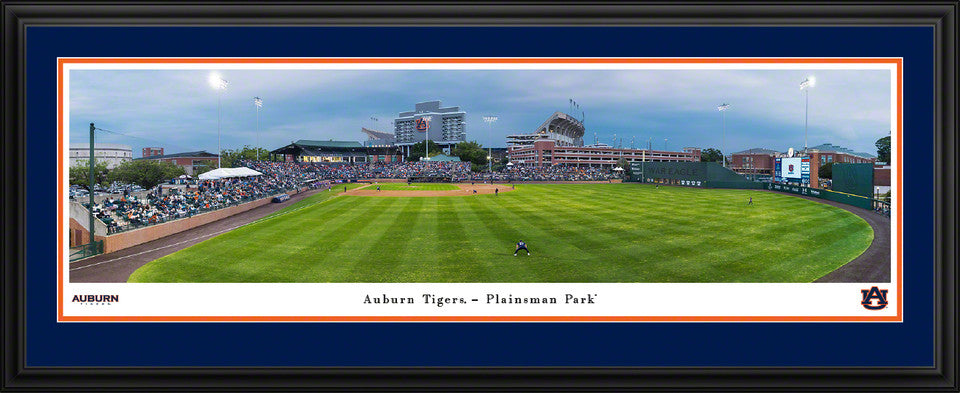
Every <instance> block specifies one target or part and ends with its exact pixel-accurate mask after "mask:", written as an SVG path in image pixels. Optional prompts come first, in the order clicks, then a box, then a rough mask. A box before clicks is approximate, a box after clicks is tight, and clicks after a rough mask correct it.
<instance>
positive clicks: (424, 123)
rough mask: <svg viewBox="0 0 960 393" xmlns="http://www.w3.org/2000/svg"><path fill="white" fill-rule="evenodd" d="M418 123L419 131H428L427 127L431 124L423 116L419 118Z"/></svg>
mask: <svg viewBox="0 0 960 393" xmlns="http://www.w3.org/2000/svg"><path fill="white" fill-rule="evenodd" d="M416 124H417V131H420V132H426V131H427V127H429V126H430V123H429V122H427V121H426V120H424V119H423V118H420V119H417V121H416Z"/></svg>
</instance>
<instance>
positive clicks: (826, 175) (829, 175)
mask: <svg viewBox="0 0 960 393" xmlns="http://www.w3.org/2000/svg"><path fill="white" fill-rule="evenodd" d="M817 176H820V178H821V179H833V163H832V162H828V163H827V164H826V165H821V166H820V169H819V170H818V171H817Z"/></svg>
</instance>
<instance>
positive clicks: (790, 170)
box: [788, 164, 793, 172]
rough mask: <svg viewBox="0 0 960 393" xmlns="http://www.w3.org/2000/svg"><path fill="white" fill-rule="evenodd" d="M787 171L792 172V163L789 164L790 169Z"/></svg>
mask: <svg viewBox="0 0 960 393" xmlns="http://www.w3.org/2000/svg"><path fill="white" fill-rule="evenodd" d="M788 172H793V164H790V169H789V170H788Z"/></svg>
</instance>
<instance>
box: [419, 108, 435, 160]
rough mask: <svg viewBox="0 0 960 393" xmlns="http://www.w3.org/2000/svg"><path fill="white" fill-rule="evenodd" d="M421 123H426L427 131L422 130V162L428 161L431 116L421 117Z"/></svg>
mask: <svg viewBox="0 0 960 393" xmlns="http://www.w3.org/2000/svg"><path fill="white" fill-rule="evenodd" d="M421 119H423V121H425V122H427V129H426V130H423V137H424V140H423V151H424V153H423V155H424V157H423V159H424V161H430V120H433V116H424V117H421Z"/></svg>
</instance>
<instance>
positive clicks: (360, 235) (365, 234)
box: [304, 197, 402, 282]
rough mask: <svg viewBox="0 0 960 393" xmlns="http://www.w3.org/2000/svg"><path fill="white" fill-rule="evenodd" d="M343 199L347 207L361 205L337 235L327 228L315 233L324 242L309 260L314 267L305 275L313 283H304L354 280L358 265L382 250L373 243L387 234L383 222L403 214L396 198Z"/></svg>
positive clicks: (320, 241) (318, 242) (318, 245)
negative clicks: (382, 234)
mask: <svg viewBox="0 0 960 393" xmlns="http://www.w3.org/2000/svg"><path fill="white" fill-rule="evenodd" d="M342 198H343V199H344V200H345V201H346V203H356V204H357V205H356V206H357V207H356V210H354V219H353V220H352V221H350V222H349V223H347V224H346V225H343V226H341V227H339V228H337V229H336V230H335V231H332V230H330V229H329V228H324V227H318V228H316V229H315V231H316V232H317V235H318V237H319V238H320V239H322V240H318V241H317V242H316V243H315V244H316V245H317V247H318V249H317V252H316V254H315V255H313V257H312V258H309V259H308V260H309V261H312V264H310V269H309V271H307V272H305V274H308V275H309V276H310V277H312V279H305V280H304V281H310V282H342V281H344V280H348V279H349V278H350V277H353V275H354V271H355V270H356V269H357V264H358V263H361V262H362V261H364V256H365V255H366V254H368V253H370V252H371V250H373V249H376V248H378V247H377V245H376V244H375V243H374V242H371V241H370V240H371V239H372V238H375V237H377V236H378V235H380V234H381V233H382V232H384V231H386V230H387V228H386V226H385V225H383V222H385V221H392V220H394V219H395V218H396V216H399V215H400V214H401V213H402V212H400V211H398V210H397V209H396V207H397V206H398V205H399V204H400V203H401V201H398V200H396V199H394V198H376V200H373V201H368V200H365V199H367V198H352V197H342ZM321 236H323V237H321ZM319 247H322V249H320V248H319Z"/></svg>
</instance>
